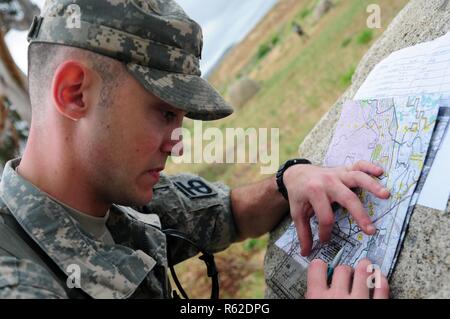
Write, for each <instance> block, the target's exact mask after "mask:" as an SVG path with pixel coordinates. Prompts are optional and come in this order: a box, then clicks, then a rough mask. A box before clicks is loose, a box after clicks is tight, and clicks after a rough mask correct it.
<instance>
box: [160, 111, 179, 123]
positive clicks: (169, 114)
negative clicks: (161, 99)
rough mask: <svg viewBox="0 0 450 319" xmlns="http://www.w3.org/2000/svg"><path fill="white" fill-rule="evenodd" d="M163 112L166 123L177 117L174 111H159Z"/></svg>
mask: <svg viewBox="0 0 450 319" xmlns="http://www.w3.org/2000/svg"><path fill="white" fill-rule="evenodd" d="M161 112H162V114H163V117H164V119H165V120H166V122H167V123H170V122H172V121H173V120H175V118H176V117H177V115H176V114H175V113H174V112H171V111H164V110H162V111H161Z"/></svg>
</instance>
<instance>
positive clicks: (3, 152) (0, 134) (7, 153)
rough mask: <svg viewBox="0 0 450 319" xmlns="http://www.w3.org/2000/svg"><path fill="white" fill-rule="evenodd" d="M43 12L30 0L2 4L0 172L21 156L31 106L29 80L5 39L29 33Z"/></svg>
mask: <svg viewBox="0 0 450 319" xmlns="http://www.w3.org/2000/svg"><path fill="white" fill-rule="evenodd" d="M38 14H39V8H38V7H37V6H36V5H35V4H33V3H31V2H30V1H29V0H0V172H1V171H2V170H3V165H4V164H5V162H6V161H8V160H9V159H11V158H13V157H16V156H18V155H19V154H20V151H21V150H22V148H23V146H24V145H25V141H26V138H27V136H28V124H29V123H30V121H31V106H30V101H29V97H28V88H27V84H26V82H27V81H26V76H25V75H24V74H23V73H22V71H21V70H20V69H19V68H18V67H17V65H16V64H15V62H14V59H13V57H12V56H11V53H10V52H9V49H8V46H7V45H6V43H5V35H6V33H7V32H8V31H10V30H12V29H16V30H19V31H25V30H28V28H29V26H30V25H31V22H32V20H33V17H34V16H35V15H38Z"/></svg>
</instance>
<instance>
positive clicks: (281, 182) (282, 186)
mask: <svg viewBox="0 0 450 319" xmlns="http://www.w3.org/2000/svg"><path fill="white" fill-rule="evenodd" d="M310 164H311V162H310V161H309V160H307V159H303V158H298V159H292V160H288V161H287V162H285V163H284V164H283V165H281V166H280V168H279V169H278V172H277V175H276V181H277V185H278V191H279V192H280V193H281V195H283V197H284V198H285V199H286V200H287V201H289V198H288V192H287V188H286V181H287V180H290V176H291V175H293V174H292V172H294V171H296V170H297V169H298V168H299V167H300V169H303V168H304V166H306V165H310ZM302 166H303V168H302ZM294 167H297V169H293V168H294ZM288 171H289V173H288V174H286V173H287V172H288ZM288 183H289V182H288Z"/></svg>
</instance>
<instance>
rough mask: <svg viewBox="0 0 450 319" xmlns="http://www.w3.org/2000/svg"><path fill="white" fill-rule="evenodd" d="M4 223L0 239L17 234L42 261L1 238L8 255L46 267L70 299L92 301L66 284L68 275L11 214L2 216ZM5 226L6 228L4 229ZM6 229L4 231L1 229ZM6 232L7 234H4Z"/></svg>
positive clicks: (2, 245)
mask: <svg viewBox="0 0 450 319" xmlns="http://www.w3.org/2000/svg"><path fill="white" fill-rule="evenodd" d="M1 217H2V219H3V221H4V223H2V222H1V221H0V233H1V234H0V238H1V236H6V235H7V233H8V232H10V231H12V232H13V233H15V234H17V235H18V236H19V237H20V238H21V239H22V240H23V241H24V242H25V243H26V244H27V245H28V247H30V248H31V249H32V250H33V251H34V252H35V253H36V255H38V256H39V258H40V259H41V260H36V259H35V258H33V256H31V255H30V254H26V253H25V251H21V250H20V249H19V250H18V249H17V247H15V245H13V244H12V243H10V241H11V240H10V239H8V238H4V239H3V238H1V240H0V247H1V248H3V249H4V250H6V251H7V252H8V253H10V254H12V255H13V256H14V257H16V258H18V259H31V260H32V261H33V262H36V263H38V264H40V265H41V266H43V265H45V268H48V269H50V271H51V272H52V273H53V274H54V275H55V276H56V277H57V278H58V280H59V282H60V283H62V284H61V286H62V287H63V289H64V290H65V291H66V293H67V296H68V297H69V298H70V299H91V298H92V297H91V296H89V295H88V294H87V293H85V292H84V291H83V290H82V289H80V288H69V287H68V286H67V284H66V282H67V275H66V274H65V273H64V271H62V270H61V268H59V266H58V265H57V264H56V263H55V262H54V261H53V260H52V259H51V258H50V257H49V256H48V255H47V254H46V253H45V252H44V251H43V250H42V248H41V247H40V246H39V245H38V244H37V243H36V242H35V241H34V240H33V239H32V238H31V237H30V236H29V235H28V233H27V232H26V231H25V230H24V229H23V228H22V226H20V224H19V222H18V221H17V220H16V219H15V218H14V216H12V215H10V214H1ZM2 226H4V227H2ZM1 228H4V229H1ZM3 230H5V231H6V232H4V231H3Z"/></svg>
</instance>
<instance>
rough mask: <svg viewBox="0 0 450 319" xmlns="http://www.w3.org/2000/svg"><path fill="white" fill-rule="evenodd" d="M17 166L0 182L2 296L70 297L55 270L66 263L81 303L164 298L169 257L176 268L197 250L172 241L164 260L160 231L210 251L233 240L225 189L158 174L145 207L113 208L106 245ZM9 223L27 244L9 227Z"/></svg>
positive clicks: (167, 288) (190, 177) (194, 178)
mask: <svg viewBox="0 0 450 319" xmlns="http://www.w3.org/2000/svg"><path fill="white" fill-rule="evenodd" d="M19 162H20V159H16V160H12V161H10V162H8V163H7V165H6V166H5V169H4V172H3V176H2V180H1V182H0V232H1V234H2V235H0V237H1V238H0V240H1V242H0V298H69V297H70V294H69V293H68V291H71V290H70V289H68V287H67V285H66V282H65V280H62V279H61V277H60V276H58V274H57V272H58V271H61V274H63V275H64V274H65V276H64V278H67V276H68V275H70V274H71V271H70V269H71V268H70V267H71V265H77V266H78V267H79V269H80V274H81V276H80V279H81V280H80V281H81V282H80V283H81V291H82V292H83V294H85V295H86V297H87V296H90V297H92V298H169V297H170V285H169V282H168V277H167V267H168V257H171V258H173V260H174V261H175V262H180V261H183V260H185V259H187V258H190V257H192V256H194V255H195V254H196V252H195V251H194V250H193V249H192V248H191V247H187V246H186V245H185V244H184V242H179V243H173V244H172V243H171V245H170V247H169V248H170V250H169V251H170V256H168V249H167V238H166V236H165V235H164V233H163V232H162V231H161V227H162V228H163V229H166V228H174V229H178V230H179V231H182V232H184V233H186V234H187V235H188V237H189V238H190V239H191V240H193V241H195V242H197V243H200V244H202V245H203V247H204V248H205V249H209V250H210V251H213V252H217V251H220V250H223V249H225V248H226V247H228V246H229V245H230V244H231V243H232V242H233V241H235V240H236V236H237V233H236V227H235V223H234V219H233V215H232V212H231V204H230V191H229V189H228V188H227V187H226V186H224V185H222V184H217V183H215V184H211V183H208V182H206V181H205V180H203V179H201V178H199V177H197V176H193V175H189V174H183V175H177V176H172V177H168V176H166V175H161V180H160V182H159V183H158V184H157V185H155V187H154V196H153V200H152V202H151V203H150V204H149V205H147V206H145V207H141V208H139V209H137V210H135V209H132V208H130V207H123V206H119V205H113V206H112V207H111V209H110V217H109V219H108V221H107V227H108V229H109V231H110V232H111V235H112V237H113V239H114V242H115V245H107V244H105V243H103V242H99V241H97V240H96V239H95V238H94V237H93V236H91V235H90V234H88V233H86V232H84V231H83V229H81V227H80V225H79V224H78V222H77V221H76V220H75V219H73V218H72V217H71V216H70V215H69V213H68V212H67V211H66V210H65V208H63V207H62V206H61V205H60V204H58V203H57V202H55V201H54V200H52V199H51V198H49V197H48V196H47V195H46V194H45V193H43V192H42V191H40V190H39V189H38V188H36V187H35V186H34V185H32V184H31V183H29V182H28V181H26V180H25V179H23V178H22V177H21V176H20V175H18V174H17V173H16V172H15V167H17V165H18V164H19ZM11 218H14V219H15V220H16V221H17V222H18V224H17V223H16V224H17V225H20V227H21V229H22V230H24V231H25V233H26V234H27V235H28V236H29V238H31V239H32V241H31V242H32V245H30V243H29V242H27V241H25V240H24V239H23V238H22V237H21V236H20V234H18V233H19V232H18V231H17V230H14V228H12V227H8V226H7V223H6V222H5V221H6V220H7V219H11ZM6 243H9V245H7V244H6ZM34 244H36V245H35V247H32V246H33V245H34ZM8 247H12V248H8ZM39 249H40V250H41V253H42V252H43V254H41V255H39V253H37V252H36V250H39ZM42 255H44V256H42ZM51 264H53V267H52V265H51ZM55 267H56V268H57V270H56V271H55Z"/></svg>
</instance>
